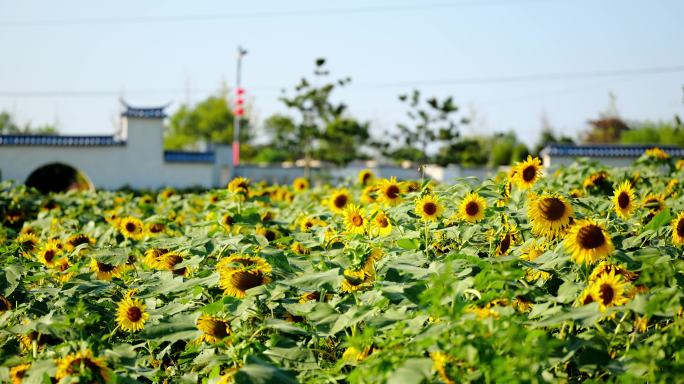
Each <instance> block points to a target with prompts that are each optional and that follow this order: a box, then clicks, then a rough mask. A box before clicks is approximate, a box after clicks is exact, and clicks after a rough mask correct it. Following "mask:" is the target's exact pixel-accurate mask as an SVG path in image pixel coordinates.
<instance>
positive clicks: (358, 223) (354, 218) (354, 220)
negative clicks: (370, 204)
mask: <svg viewBox="0 0 684 384" xmlns="http://www.w3.org/2000/svg"><path fill="white" fill-rule="evenodd" d="M351 222H352V224H354V226H355V227H360V226H362V225H363V217H361V215H359V214H355V215H353V216H352V218H351Z"/></svg>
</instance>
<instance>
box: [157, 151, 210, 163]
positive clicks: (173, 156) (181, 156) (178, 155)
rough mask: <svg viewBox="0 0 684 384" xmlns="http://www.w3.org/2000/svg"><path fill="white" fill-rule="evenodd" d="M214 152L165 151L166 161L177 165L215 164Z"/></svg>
mask: <svg viewBox="0 0 684 384" xmlns="http://www.w3.org/2000/svg"><path fill="white" fill-rule="evenodd" d="M214 159H215V156H214V152H185V151H164V161H166V162H176V163H181V162H182V163H213V162H214Z"/></svg>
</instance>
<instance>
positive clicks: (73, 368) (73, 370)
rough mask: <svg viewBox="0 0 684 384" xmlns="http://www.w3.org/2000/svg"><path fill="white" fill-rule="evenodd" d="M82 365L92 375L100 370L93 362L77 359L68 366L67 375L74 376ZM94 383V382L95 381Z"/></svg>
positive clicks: (86, 359)
mask: <svg viewBox="0 0 684 384" xmlns="http://www.w3.org/2000/svg"><path fill="white" fill-rule="evenodd" d="M81 365H83V367H84V368H86V369H87V370H89V371H90V372H92V373H94V372H97V371H98V370H99V369H100V366H99V365H97V363H95V362H94V361H92V360H90V359H88V358H83V359H81V358H78V359H74V360H73V361H72V362H71V364H69V368H67V370H66V371H67V373H68V374H70V375H71V374H74V373H78V372H80V367H81ZM95 382H96V381H95Z"/></svg>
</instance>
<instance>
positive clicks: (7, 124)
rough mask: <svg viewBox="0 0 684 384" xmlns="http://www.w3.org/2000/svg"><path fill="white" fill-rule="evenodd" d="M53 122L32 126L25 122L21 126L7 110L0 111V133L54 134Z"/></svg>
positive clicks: (55, 127) (55, 128)
mask: <svg viewBox="0 0 684 384" xmlns="http://www.w3.org/2000/svg"><path fill="white" fill-rule="evenodd" d="M57 133H58V131H57V126H56V125H55V124H45V125H39V126H36V127H33V126H32V125H31V123H26V124H25V125H24V126H23V127H21V126H19V124H17V123H16V122H15V121H14V117H13V116H12V114H10V113H9V112H7V111H2V112H0V135H56V134H57Z"/></svg>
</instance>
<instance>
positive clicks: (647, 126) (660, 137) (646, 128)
mask: <svg viewBox="0 0 684 384" xmlns="http://www.w3.org/2000/svg"><path fill="white" fill-rule="evenodd" d="M632 125H633V128H632V129H630V130H629V131H626V132H623V133H622V135H621V136H620V143H623V144H659V145H663V144H665V145H679V146H684V127H683V126H681V125H679V124H677V121H676V120H675V121H674V122H672V123H670V122H651V121H645V122H635V123H633V124H632Z"/></svg>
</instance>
